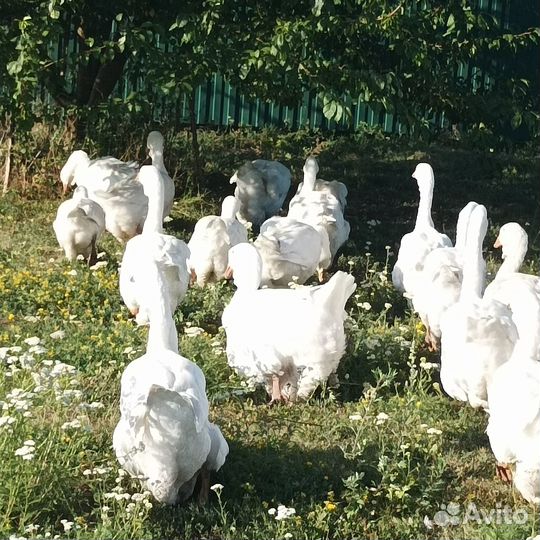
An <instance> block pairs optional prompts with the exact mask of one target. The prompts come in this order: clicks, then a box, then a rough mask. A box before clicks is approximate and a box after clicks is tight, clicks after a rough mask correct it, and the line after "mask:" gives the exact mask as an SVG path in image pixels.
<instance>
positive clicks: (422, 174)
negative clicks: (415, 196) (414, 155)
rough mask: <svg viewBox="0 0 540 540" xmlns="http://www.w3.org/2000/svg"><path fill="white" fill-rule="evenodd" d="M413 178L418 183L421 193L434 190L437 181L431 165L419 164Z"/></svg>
mask: <svg viewBox="0 0 540 540" xmlns="http://www.w3.org/2000/svg"><path fill="white" fill-rule="evenodd" d="M412 177H413V178H414V179H415V180H416V182H417V183H418V189H419V190H420V191H428V190H433V184H434V182H435V179H434V176H433V169H432V168H431V165H430V164H429V163H419V164H418V165H417V166H416V168H415V169H414V172H413V173H412Z"/></svg>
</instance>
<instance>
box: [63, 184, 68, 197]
mask: <svg viewBox="0 0 540 540" xmlns="http://www.w3.org/2000/svg"><path fill="white" fill-rule="evenodd" d="M67 190H68V186H67V185H66V184H62V196H64V195H65V194H66V192H67Z"/></svg>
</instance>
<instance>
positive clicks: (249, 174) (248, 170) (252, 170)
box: [229, 161, 262, 184]
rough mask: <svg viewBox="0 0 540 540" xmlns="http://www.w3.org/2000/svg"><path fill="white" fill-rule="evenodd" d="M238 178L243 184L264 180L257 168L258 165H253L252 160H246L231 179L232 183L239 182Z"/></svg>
mask: <svg viewBox="0 0 540 540" xmlns="http://www.w3.org/2000/svg"><path fill="white" fill-rule="evenodd" d="M238 180H240V181H241V183H242V184H255V183H257V182H261V181H262V177H261V174H260V173H259V171H258V170H257V167H255V165H253V163H252V162H251V161H246V162H245V163H244V164H243V165H242V166H241V167H240V168H239V169H238V170H237V171H236V172H235V173H234V174H233V175H232V176H231V179H230V180H229V183H230V184H238Z"/></svg>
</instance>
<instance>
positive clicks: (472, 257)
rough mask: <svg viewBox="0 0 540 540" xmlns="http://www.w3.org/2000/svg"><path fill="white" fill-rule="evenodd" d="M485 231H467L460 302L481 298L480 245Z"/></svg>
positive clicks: (483, 272)
mask: <svg viewBox="0 0 540 540" xmlns="http://www.w3.org/2000/svg"><path fill="white" fill-rule="evenodd" d="M484 235H485V231H483V234H482V231H481V230H474V231H469V234H468V235H467V243H466V246H465V252H464V262H463V282H462V285H461V295H460V300H473V299H480V298H482V293H483V291H484V284H485V267H486V266H485V262H484V258H483V257H482V243H483V240H484Z"/></svg>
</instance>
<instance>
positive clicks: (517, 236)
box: [484, 223, 540, 356]
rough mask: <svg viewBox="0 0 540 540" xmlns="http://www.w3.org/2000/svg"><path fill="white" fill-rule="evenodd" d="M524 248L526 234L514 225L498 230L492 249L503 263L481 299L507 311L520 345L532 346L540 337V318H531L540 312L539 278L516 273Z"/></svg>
mask: <svg viewBox="0 0 540 540" xmlns="http://www.w3.org/2000/svg"><path fill="white" fill-rule="evenodd" d="M527 244H528V237H527V233H526V232H525V231H524V230H523V229H522V228H521V226H520V225H518V224H517V223H506V224H505V225H503V226H502V227H501V229H500V231H499V235H498V237H497V240H496V241H495V244H494V247H502V250H503V259H504V262H503V264H502V265H501V267H500V268H499V271H498V272H497V275H496V276H495V279H494V280H493V281H492V282H491V283H490V284H489V285H488V286H487V288H486V292H485V294H484V297H485V298H489V299H492V300H498V301H499V302H501V303H503V304H504V305H505V306H507V307H508V308H510V311H511V312H512V319H513V320H514V323H515V325H516V327H517V330H518V333H519V337H520V342H523V343H533V344H534V343H535V342H536V338H537V336H540V318H538V317H536V316H535V314H536V313H537V311H538V310H540V278H539V277H537V276H533V275H530V274H522V273H520V272H518V271H519V269H520V267H521V264H522V263H523V260H524V259H525V255H526V253H527ZM533 347H534V345H533ZM529 356H534V352H533V351H529Z"/></svg>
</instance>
